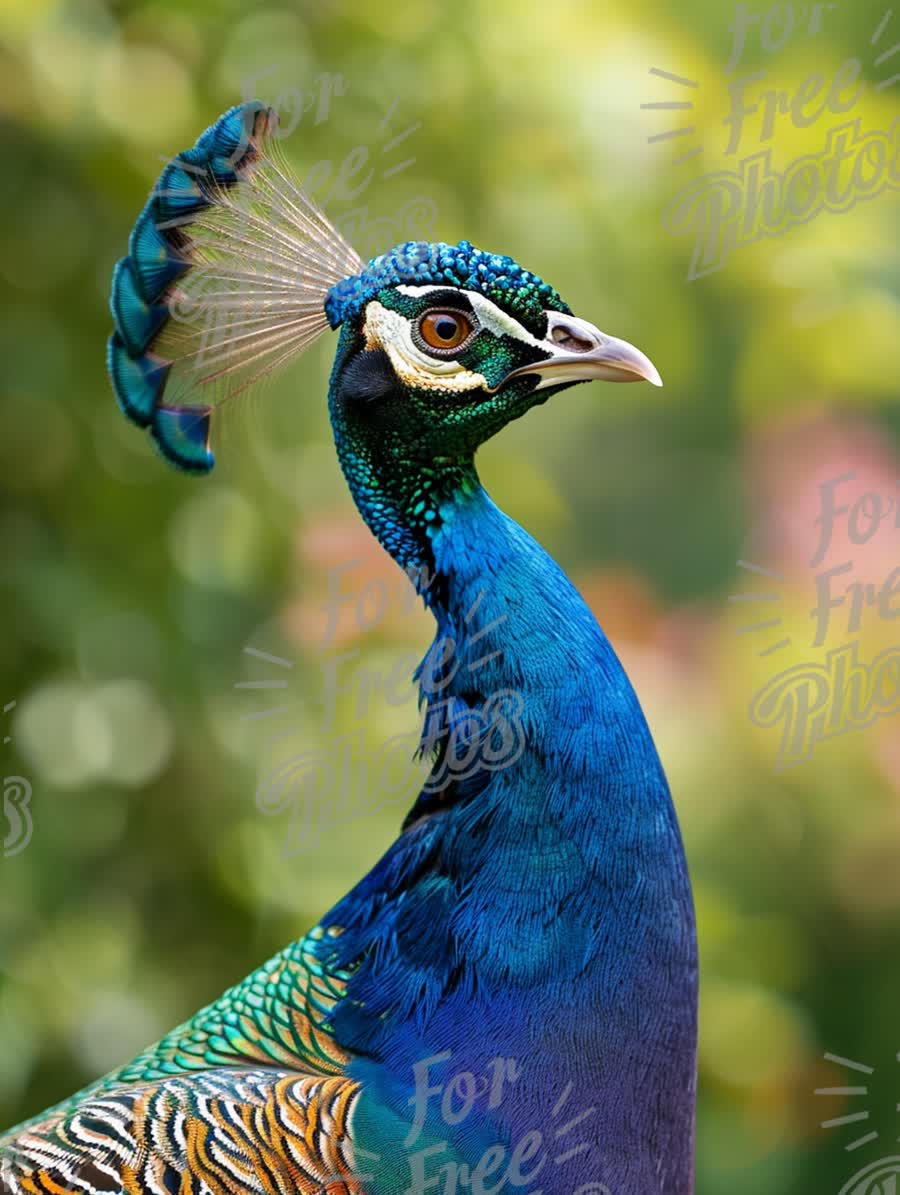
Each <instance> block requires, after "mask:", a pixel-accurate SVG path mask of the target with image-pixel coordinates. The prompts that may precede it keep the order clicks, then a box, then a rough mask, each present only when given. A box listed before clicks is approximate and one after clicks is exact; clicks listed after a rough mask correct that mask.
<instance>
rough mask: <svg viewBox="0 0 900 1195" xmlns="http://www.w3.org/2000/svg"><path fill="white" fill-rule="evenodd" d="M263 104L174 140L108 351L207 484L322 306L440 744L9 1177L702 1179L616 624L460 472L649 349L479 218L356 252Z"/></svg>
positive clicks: (33, 1123)
mask: <svg viewBox="0 0 900 1195" xmlns="http://www.w3.org/2000/svg"><path fill="white" fill-rule="evenodd" d="M276 130H277V116H276V114H275V112H274V111H273V110H272V109H270V108H268V107H266V106H265V105H263V104H261V103H257V102H248V103H244V104H241V105H239V106H237V107H235V108H232V109H231V110H230V111H228V112H226V113H225V114H224V115H223V116H222V117H221V118H220V119H219V120H218V121H216V122H215V123H214V124H213V125H212V126H211V127H210V128H209V129H208V130H207V131H206V132H205V133H203V135H202V136H201V137H200V138H199V139H198V141H197V142H196V144H195V145H194V146H193V148H192V149H190V150H187V151H185V152H183V153H181V154H179V155H178V156H177V157H175V158H173V159H171V161H169V162H168V164H167V165H166V167H165V169H164V171H163V173H162V175H161V177H160V179H159V181H158V183H157V184H156V186H155V187H154V189H153V191H152V192H151V194H150V197H149V199H148V201H147V204H146V206H145V207H144V209H143V211H142V212H141V214H140V216H139V217H138V220H137V222H136V224H135V226H134V229H133V231H132V233H131V237H130V240H129V245H128V254H127V256H126V257H124V258H123V259H122V260H121V261H120V262H119V263H118V265H117V266H116V268H115V273H114V277H113V284H112V299H111V307H112V313H113V319H114V324H115V330H114V332H113V334H112V337H111V339H110V341H109V345H108V355H107V362H108V368H109V373H110V375H111V379H112V385H113V388H114V391H115V394H116V397H117V399H118V402H119V405H120V407H121V409H122V411H123V412H124V414H125V415H126V416H127V417H128V419H130V420H131V421H132V422H133V423H135V424H137V425H138V426H139V427H141V428H143V429H145V430H146V431H147V432H148V433H149V435H150V436H151V437H152V440H153V442H154V443H155V445H156V447H157V448H158V450H159V452H160V453H161V454H162V456H163V457H164V458H165V459H166V460H168V461H169V462H171V463H172V464H174V465H175V466H177V467H178V468H179V469H181V470H183V471H185V472H188V473H193V474H196V475H202V474H207V473H208V472H209V471H210V470H211V469H212V467H213V464H214V454H213V450H212V447H211V443H212V433H213V431H214V424H215V423H216V420H217V419H218V418H219V417H220V412H221V411H222V410H223V408H224V407H226V406H228V405H229V404H230V403H233V402H235V401H236V400H237V399H238V398H239V397H240V395H241V394H242V393H244V392H245V391H246V390H247V389H248V387H251V386H252V385H254V384H255V383H256V382H258V381H259V380H260V379H261V378H263V377H264V376H266V375H267V374H269V373H270V372H271V371H272V370H274V369H276V368H278V367H280V366H282V365H283V364H284V363H286V362H287V361H288V360H289V359H290V358H292V357H294V356H295V355H296V354H298V353H299V352H301V351H302V350H303V349H305V348H306V347H307V346H308V345H310V344H311V343H312V342H313V341H315V340H317V339H318V337H319V336H320V335H322V334H323V333H325V332H327V331H328V330H329V329H331V330H335V331H338V332H339V336H338V340H337V349H336V355H335V359H334V365H333V369H332V372H331V376H330V383H329V391H328V405H329V412H330V419H331V424H332V428H333V432H334V441H335V446H336V449H337V455H338V459H339V463H340V466H341V468H342V470H343V473H344V475H345V477H346V480H347V483H348V485H349V488H350V491H351V494H352V497H353V499H354V501H355V504H356V506H357V508H358V510H359V513H360V515H361V516H362V518H363V519H364V521H365V522H366V524H367V525H368V527H369V529H370V530H371V532H372V533H373V534H374V535H375V536H376V537H377V538H378V540H379V541H380V542H381V544H382V545H383V546H384V547H385V548H386V550H387V551H388V552H389V553H390V555H391V556H392V557H393V558H394V560H395V561H396V562H397V564H398V565H399V566H400V567H401V568H402V569H404V570H406V571H407V572H408V573H409V575H410V576H411V577H413V578H414V580H415V583H416V585H417V588H418V589H419V592H420V596H421V598H422V600H423V602H424V604H425V606H426V607H427V608H428V610H429V611H430V612H431V614H432V615H433V617H434V620H435V623H436V632H435V640H434V643H433V644H432V646H431V648H430V649H429V652H428V654H427V655H426V657H425V660H423V663H422V665H421V666H420V668H419V670H418V672H417V673H416V678H415V679H416V680H417V681H418V685H419V689H420V694H421V707H422V710H423V713H424V722H423V730H422V744H421V752H422V755H423V758H424V759H425V760H426V764H427V765H430V768H431V770H430V773H429V777H428V781H427V782H426V783H425V784H424V785H423V787H422V791H421V792H420V794H419V796H418V797H417V799H416V800H415V802H414V803H413V805H412V808H411V809H410V811H409V813H408V815H407V816H406V818H405V821H404V822H403V825H402V830H401V833H400V836H399V837H398V838H397V840H396V842H395V843H394V844H393V846H391V847H390V849H389V850H388V851H387V853H386V854H385V855H384V857H383V858H382V859H381V860H380V861H379V862H377V863H376V864H375V865H374V867H373V868H372V870H371V871H370V872H369V873H368V874H367V875H366V876H365V877H364V878H363V879H361V880H360V881H359V883H358V884H356V886H355V887H353V888H352V890H351V891H350V892H348V893H347V895H346V896H345V897H343V899H341V900H340V901H339V902H338V903H337V905H336V906H335V907H334V908H332V909H331V910H330V911H329V912H328V913H326V914H325V916H323V917H322V919H321V921H320V922H319V923H318V925H316V926H315V927H313V928H312V929H311V930H310V931H309V932H308V933H306V934H305V936H303V937H301V938H300V939H299V940H298V941H295V942H293V943H292V944H291V945H289V946H287V947H286V948H285V949H284V950H282V951H281V952H280V953H279V954H277V955H276V956H275V957H274V958H272V959H270V960H269V961H268V962H265V963H263V964H262V966H260V967H259V969H258V970H256V971H255V972H254V973H253V974H251V975H249V976H248V977H247V978H246V979H244V980H243V981H242V982H239V983H237V984H236V986H234V987H232V988H231V989H230V990H229V991H227V992H226V993H225V994H224V995H223V996H222V997H221V999H218V1000H216V1001H215V1002H214V1003H212V1004H210V1005H208V1006H207V1007H206V1008H204V1009H202V1010H201V1011H200V1012H198V1013H197V1014H196V1015H195V1016H193V1017H191V1018H190V1019H189V1020H188V1021H186V1022H185V1023H184V1024H183V1025H181V1026H179V1027H178V1028H177V1029H175V1030H174V1031H173V1032H171V1033H170V1034H168V1036H166V1037H164V1038H163V1039H162V1040H161V1041H160V1042H158V1043H157V1044H155V1045H153V1046H151V1047H150V1048H149V1049H147V1050H146V1051H144V1053H142V1054H141V1055H140V1056H139V1057H137V1058H135V1059H134V1060H133V1061H132V1062H130V1063H129V1064H128V1065H126V1066H123V1067H122V1068H121V1069H120V1070H117V1071H115V1072H113V1073H112V1074H110V1075H108V1076H106V1077H105V1078H103V1079H100V1080H99V1081H97V1082H95V1083H94V1084H92V1085H91V1086H89V1087H88V1088H86V1089H85V1090H83V1091H82V1092H80V1093H79V1094H77V1095H75V1096H73V1097H71V1098H70V1099H68V1100H66V1101H65V1102H63V1103H61V1104H59V1105H57V1106H56V1107H54V1108H52V1109H50V1110H48V1111H46V1112H44V1113H42V1114H41V1115H39V1116H37V1117H35V1118H33V1119H32V1120H30V1121H28V1122H26V1123H24V1124H23V1125H20V1126H18V1127H17V1128H16V1129H13V1130H10V1132H9V1133H7V1135H6V1136H4V1137H3V1138H2V1139H0V1188H2V1191H3V1193H4V1195H8V1193H9V1192H28V1193H29V1195H61V1193H67V1195H69V1193H71V1195H83V1193H91V1195H94V1193H97V1195H99V1193H106V1192H108V1193H115V1195H126V1193H127V1195H226V1193H227V1195H250V1193H253V1195H295V1193H303V1195H307V1193H312V1192H316V1193H320V1195H322V1193H324V1192H328V1193H329V1195H337V1193H349V1192H353V1193H360V1195H362V1193H364V1195H401V1193H410V1195H411V1193H413V1192H416V1193H419V1192H421V1193H422V1195H424V1193H425V1192H435V1193H436V1195H465V1193H468V1192H471V1193H473V1195H494V1193H497V1192H514V1191H517V1190H523V1191H528V1192H531V1195H539V1193H540V1192H543V1195H603V1193H604V1192H605V1193H608V1195H656V1193H664V1195H688V1193H689V1192H691V1191H692V1190H693V1184H694V1177H693V1176H694V1161H693V1155H694V1119H695V1093H696V1039H697V948H696V932H695V920H694V912H693V901H692V895H691V887H690V881H689V876H688V870H687V866H686V861H685V853H684V848H683V844H682V838H681V833H680V830H679V826H678V822H677V819H676V815H675V810H674V806H673V802H672V799H671V796H670V792H669V788H668V784H667V782H666V778H665V774H664V772H663V769H662V765H661V763H660V760H659V757H658V755H657V751H656V748H655V746H654V743H653V740H652V737H651V735H650V731H649V728H648V726H647V723H646V721H645V718H644V715H643V713H642V711H641V708H640V705H639V703H638V700H637V698H636V696H635V694H634V692H633V690H632V688H631V686H630V684H629V681H628V679H627V677H626V675H625V673H624V671H623V669H622V667H621V665H620V663H619V661H618V659H617V657H616V655H615V654H614V651H613V649H612V647H611V646H610V643H609V641H608V640H607V639H606V637H605V636H604V634H603V632H602V631H601V629H600V627H599V626H598V625H597V623H596V621H595V619H594V617H593V616H592V614H591V613H590V612H589V610H588V608H587V606H586V604H585V603H584V601H583V600H582V598H581V597H580V596H579V594H578V593H577V591H576V590H575V589H574V587H573V586H572V584H571V583H570V582H569V580H568V579H567V577H566V576H565V574H564V573H563V572H562V571H561V569H560V568H559V567H558V566H557V565H556V564H555V563H554V562H553V561H552V560H551V559H550V557H549V556H548V555H547V554H546V553H545V552H544V551H543V550H542V549H541V548H540V547H539V546H538V544H537V543H536V542H535V541H534V540H533V539H532V538H531V537H530V536H529V535H527V534H526V533H525V531H523V530H522V529H521V528H520V527H519V526H517V524H516V523H515V522H513V521H512V520H511V519H510V518H508V517H507V516H506V515H505V514H503V513H502V512H501V511H500V510H499V509H498V508H497V506H495V505H494V504H493V502H492V501H491V499H490V498H489V497H488V495H487V493H486V492H485V490H484V488H483V487H482V485H481V483H480V481H479V478H478V474H477V472H476V468H475V463H474V460H475V454H476V450H477V449H478V447H479V446H480V445H481V444H483V443H484V442H485V441H486V440H488V439H489V438H490V437H492V436H493V435H495V434H496V433H497V432H499V431H500V430H501V429H502V428H503V427H504V426H505V425H506V424H507V423H509V422H510V421H511V420H513V419H517V418H519V417H520V416H522V415H524V414H525V413H526V412H527V411H528V410H530V409H531V408H532V407H534V406H536V405H538V404H540V403H544V402H546V401H547V400H548V399H550V398H551V397H555V396H556V395H557V394H559V393H560V392H561V391H563V390H565V389H567V388H569V387H572V386H573V385H575V384H576V383H579V382H583V381H589V380H591V379H595V378H600V379H606V380H608V381H615V382H630V381H640V380H642V379H643V380H646V381H648V382H651V383H653V384H654V385H661V384H662V383H661V380H660V377H659V374H658V373H657V371H656V369H655V368H654V366H653V365H652V364H651V362H650V361H649V360H648V359H647V357H645V356H644V354H643V353H641V352H639V351H638V350H637V349H636V348H634V347H633V346H632V345H630V344H628V343H626V342H625V341H622V340H618V339H616V338H614V337H612V336H608V335H606V334H605V333H603V332H601V331H599V330H598V329H597V328H596V327H594V325H592V324H590V323H588V322H586V321H585V320H583V319H580V318H578V317H576V316H574V315H573V314H572V312H571V310H570V309H569V307H568V306H567V305H566V303H565V302H564V301H563V300H562V298H561V297H560V296H559V295H558V294H557V292H556V291H555V290H554V289H553V288H552V287H551V286H549V285H548V284H547V283H546V282H543V281H542V280H541V279H540V278H539V277H537V276H536V275H535V274H533V273H531V272H529V271H528V270H526V269H524V268H522V267H521V266H519V265H518V264H517V263H516V262H515V261H513V260H512V259H511V258H509V257H506V256H503V255H499V254H493V253H488V252H485V251H482V250H480V249H477V248H475V247H474V246H473V245H471V244H470V243H469V242H467V241H461V242H460V243H458V244H455V245H454V244H445V243H433V244H432V243H424V242H407V243H404V244H401V245H398V246H396V247H395V248H393V249H392V250H391V251H390V252H386V253H384V254H382V255H380V256H377V257H375V258H373V259H372V260H371V261H369V262H368V263H364V262H363V261H362V260H361V259H360V258H359V257H358V256H357V255H356V253H355V252H354V251H353V249H352V248H351V247H350V245H349V244H347V242H346V241H345V239H344V238H343V237H342V236H341V235H340V233H339V232H338V231H337V230H336V228H335V227H334V226H333V224H332V223H331V222H330V221H329V220H328V218H327V217H326V216H325V214H324V213H323V211H322V210H320V209H319V208H318V207H317V206H316V205H315V204H314V203H313V202H312V200H311V199H309V198H308V197H307V196H306V195H305V194H304V192H303V191H302V189H301V188H300V187H299V186H298V184H297V183H296V182H295V181H294V178H293V176H292V174H291V170H290V167H289V165H288V164H287V162H286V160H285V158H284V156H283V155H282V154H281V152H280V148H279V145H278V138H277V136H276ZM563 409H564V408H560V412H561V414H562V411H563ZM217 434H218V433H217V432H216V435H217Z"/></svg>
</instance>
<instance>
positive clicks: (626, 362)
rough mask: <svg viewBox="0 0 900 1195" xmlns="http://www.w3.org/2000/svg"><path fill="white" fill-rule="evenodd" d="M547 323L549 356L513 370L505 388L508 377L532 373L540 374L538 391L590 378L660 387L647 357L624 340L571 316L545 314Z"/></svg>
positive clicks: (659, 380)
mask: <svg viewBox="0 0 900 1195" xmlns="http://www.w3.org/2000/svg"><path fill="white" fill-rule="evenodd" d="M547 320H548V326H547V336H546V338H545V341H544V344H545V346H546V348H547V350H548V352H550V353H551V356H549V357H548V358H547V359H546V361H538V362H537V363H536V364H534V365H523V366H521V367H520V368H519V369H515V370H513V372H512V373H510V374H507V376H506V377H505V378H504V379H503V384H504V385H505V384H506V383H507V382H508V381H509V379H510V378H513V377H518V376H520V375H522V374H535V373H536V374H540V375H541V380H540V381H539V382H538V384H537V386H536V389H537V390H540V389H542V388H543V387H545V386H559V385H561V384H562V383H564V382H587V381H590V380H591V379H593V378H600V379H602V380H603V381H606V382H650V383H652V384H653V385H654V386H661V385H662V384H663V383H662V378H661V377H660V376H659V371H658V370H657V368H656V366H655V365H654V364H653V362H652V361H651V360H650V358H649V357H646V356H644V354H643V353H642V352H641V350H640V349H636V348H635V347H634V345H633V344H629V343H628V341H627V340H618V339H616V337H615V336H607V335H606V333H605V332H601V331H600V329H599V328H595V327H594V325H593V324H589V323H588V322H587V320H583V319H578V318H577V317H576V316H574V315H562V314H561V313H560V312H558V311H548V312H547Z"/></svg>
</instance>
